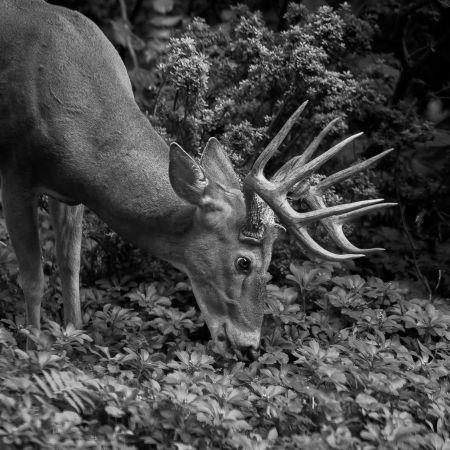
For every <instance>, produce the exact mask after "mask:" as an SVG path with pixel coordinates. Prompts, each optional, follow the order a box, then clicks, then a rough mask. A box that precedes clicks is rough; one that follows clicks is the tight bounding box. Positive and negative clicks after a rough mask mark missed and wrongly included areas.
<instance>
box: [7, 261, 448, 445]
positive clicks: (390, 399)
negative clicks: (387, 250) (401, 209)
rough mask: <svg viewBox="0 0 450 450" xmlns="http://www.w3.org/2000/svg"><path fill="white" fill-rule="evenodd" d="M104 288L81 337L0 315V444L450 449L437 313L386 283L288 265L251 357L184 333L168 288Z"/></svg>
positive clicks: (194, 325)
mask: <svg viewBox="0 0 450 450" xmlns="http://www.w3.org/2000/svg"><path fill="white" fill-rule="evenodd" d="M112 285H113V283H112V282H109V284H108V283H106V282H104V283H103V284H102V285H101V286H100V285H99V286H97V288H96V291H97V293H98V295H99V296H100V297H102V301H104V302H107V303H106V304H104V303H102V304H100V303H99V304H97V305H96V307H95V311H93V308H94V307H93V304H92V303H88V304H87V305H85V317H88V320H87V323H86V331H81V330H74V329H73V328H72V327H70V326H69V327H67V328H62V327H60V326H59V325H57V324H56V323H55V322H52V321H49V320H47V322H46V326H45V332H44V333H43V335H41V336H40V337H38V336H33V335H32V337H33V340H34V342H35V343H36V350H33V351H23V350H21V349H20V348H19V347H18V345H17V340H18V339H19V340H21V339H22V338H21V335H24V334H25V335H29V332H28V331H27V330H26V329H21V328H19V329H17V328H15V329H14V327H13V326H12V322H11V321H9V320H5V319H4V320H2V322H3V323H2V324H0V404H1V408H0V416H1V420H0V442H1V443H2V448H5V449H14V448H17V449H18V448H21V449H22V448H61V449H65V448H67V449H69V448H98V447H99V446H101V447H102V448H105V449H108V448H111V449H112V448H118V447H120V448H130V449H131V448H155V449H169V448H174V449H175V448H178V449H180V448H182V449H189V448H196V449H203V448H204V449H206V448H224V449H268V448H271V449H280V450H281V449H295V448H298V449H299V448H302V449H304V448H311V449H317V448H324V449H329V448H334V449H338V448H342V449H350V448H364V449H375V448H380V449H381V448H383V449H401V448H404V449H413V448H417V449H423V448H440V449H444V448H447V446H448V445H450V437H449V435H448V430H449V427H450V423H449V417H450V396H449V393H448V389H447V387H446V386H447V384H446V382H445V380H446V379H447V378H448V375H449V371H450V352H449V349H450V315H449V314H448V313H445V312H444V311H443V310H441V308H440V305H439V303H434V304H433V303H431V302H429V301H428V300H424V299H420V298H415V299H407V298H406V296H405V293H404V290H403V289H401V287H400V286H399V285H398V284H397V283H395V282H391V283H385V282H383V281H381V280H380V279H378V278H375V277H369V278H367V279H365V278H362V277H360V276H359V275H349V274H348V273H347V272H346V271H345V269H344V268H343V267H341V266H340V265H339V264H322V265H314V264H312V263H304V264H302V265H291V268H290V274H289V275H288V276H287V278H286V279H285V284H283V285H281V286H276V285H270V286H269V296H268V299H267V304H266V316H265V324H264V329H263V338H262V351H261V354H260V356H259V358H258V359H257V360H256V361H254V362H249V361H245V359H243V358H242V356H240V358H239V359H238V358H237V356H236V355H235V354H232V353H226V354H219V353H216V351H215V349H214V348H212V347H211V346H210V345H206V343H205V342H204V341H201V340H199V339H198V338H196V337H193V336H194V335H195V333H196V331H197V330H199V328H200V327H202V325H203V321H202V319H201V318H200V316H199V313H198V312H197V311H195V310H194V309H193V308H192V307H190V306H189V305H186V304H184V305H179V304H178V303H177V297H176V294H177V291H176V289H175V290H174V289H173V286H168V285H167V284H165V283H164V282H160V281H153V282H148V283H140V284H136V283H135V284H133V283H128V284H125V285H124V286H123V289H122V291H121V292H120V294H119V295H115V293H114V292H115V291H114V290H112V289H111V287H112ZM182 288H183V289H185V288H186V286H182ZM3 303H4V301H3V300H2V301H1V302H0V304H3ZM47 314H50V311H48V310H47Z"/></svg>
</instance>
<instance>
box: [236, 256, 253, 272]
mask: <svg viewBox="0 0 450 450" xmlns="http://www.w3.org/2000/svg"><path fill="white" fill-rule="evenodd" d="M234 264H235V266H236V269H237V270H238V271H239V272H242V273H249V272H250V269H251V267H252V262H251V261H250V259H249V258H246V257H245V256H239V258H237V259H236V261H235V263H234Z"/></svg>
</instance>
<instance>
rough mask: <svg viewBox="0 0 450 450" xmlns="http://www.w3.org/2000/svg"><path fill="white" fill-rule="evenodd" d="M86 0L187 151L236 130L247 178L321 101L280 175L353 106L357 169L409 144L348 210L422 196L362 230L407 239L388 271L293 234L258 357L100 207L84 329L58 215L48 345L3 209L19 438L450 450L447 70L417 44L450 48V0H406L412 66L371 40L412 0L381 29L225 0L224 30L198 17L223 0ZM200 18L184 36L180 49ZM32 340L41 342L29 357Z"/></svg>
mask: <svg viewBox="0 0 450 450" xmlns="http://www.w3.org/2000/svg"><path fill="white" fill-rule="evenodd" d="M66 3H67V2H66ZM69 3H70V2H69ZM79 3H80V4H82V5H83V12H85V13H87V14H88V15H89V16H90V17H92V18H93V19H95V20H97V21H98V22H99V23H106V22H108V23H109V25H110V27H109V31H108V30H106V29H105V30H106V31H107V32H108V33H109V34H108V35H109V37H110V38H111V39H112V40H113V41H114V42H115V43H116V44H117V45H118V46H119V47H121V51H122V56H123V57H124V59H125V60H126V62H127V64H128V65H129V67H130V76H131V79H132V82H133V85H134V88H135V93H136V98H137V100H138V102H139V104H140V106H141V107H142V108H143V110H145V111H146V112H147V113H148V115H149V116H150V119H151V121H152V123H153V124H154V125H156V126H157V128H158V130H159V131H160V132H161V133H162V134H163V135H164V136H165V137H166V138H167V139H168V140H170V139H176V140H177V141H178V142H180V143H182V144H183V145H184V146H185V148H186V149H187V150H188V151H190V152H191V153H192V154H194V155H198V154H199V153H200V151H201V148H202V146H203V145H204V143H205V142H206V140H207V139H208V137H209V136H211V135H215V136H216V137H219V138H220V140H221V141H222V142H223V143H224V144H226V147H227V149H228V151H229V152H230V156H231V157H232V159H233V161H234V163H235V164H236V166H237V167H238V169H242V171H243V172H245V170H246V168H247V167H248V165H249V164H250V163H251V161H252V159H253V158H254V157H255V154H256V153H258V152H259V151H260V149H261V147H262V145H264V144H265V143H266V142H267V141H268V140H269V139H270V138H271V137H272V136H273V134H274V132H276V131H277V130H278V129H279V127H280V126H281V124H282V123H283V121H284V120H285V119H286V117H287V116H289V114H290V113H291V112H292V110H293V109H295V107H296V106H298V104H299V103H301V102H302V101H303V100H305V99H309V100H310V101H311V106H310V108H309V110H308V112H307V113H306V115H305V117H304V118H302V120H300V121H299V123H298V126H297V127H295V128H294V130H293V133H291V136H290V137H289V138H288V140H287V142H286V143H285V146H284V148H283V149H282V152H280V154H279V155H277V157H276V158H275V159H276V161H275V166H274V167H276V164H277V163H278V164H280V163H281V162H283V161H284V160H286V158H288V157H289V156H291V155H292V154H294V153H298V149H299V148H301V147H302V146H303V145H304V144H305V143H307V142H308V140H309V139H310V138H311V137H312V135H313V134H314V133H315V132H317V130H318V129H319V128H320V127H321V126H323V124H324V123H326V121H327V120H329V119H330V118H333V117H336V116H340V117H341V118H342V119H341V121H340V122H338V124H337V126H336V128H335V130H334V134H333V135H332V136H331V137H330V143H331V142H332V141H334V140H335V139H337V137H338V135H342V134H346V133H350V132H352V131H359V129H362V130H364V131H367V138H365V140H362V142H361V144H360V145H357V146H355V147H353V148H352V149H351V153H352V155H348V154H347V155H344V156H343V157H342V158H341V159H340V160H338V161H337V162H336V163H335V164H336V165H337V166H339V168H340V167H344V166H346V165H348V163H349V160H351V159H355V158H358V157H359V156H364V157H367V156H372V155H373V154H374V153H375V152H376V151H379V150H381V149H385V148H387V147H390V146H394V147H395V148H396V150H397V151H396V155H395V157H393V158H392V159H391V160H390V161H389V162H388V163H387V164H385V165H384V166H383V165H382V166H381V167H380V168H379V169H377V171H376V172H374V171H369V172H367V173H366V174H362V175H360V176H358V177H357V178H356V179H355V180H353V181H351V182H348V183H344V184H343V185H342V186H340V187H337V189H336V190H332V191H330V192H328V193H327V200H328V201H329V203H330V204H333V203H337V202H340V201H342V200H343V199H345V200H360V199H362V198H370V197H374V196H375V195H377V193H379V192H381V193H383V194H384V195H386V196H387V197H388V198H389V199H393V200H397V201H399V202H400V206H401V208H400V209H399V211H400V212H401V214H399V213H398V211H397V212H394V213H391V215H385V216H378V217H376V218H375V219H374V221H373V222H372V223H370V222H364V226H360V227H356V228H355V229H354V238H355V239H358V238H359V239H360V240H361V241H364V242H366V241H367V242H369V241H370V242H373V243H375V244H376V245H377V246H383V247H387V248H388V249H389V251H388V252H387V253H386V255H384V256H379V255H373V256H371V257H370V260H371V261H372V265H371V266H368V267H364V266H363V264H362V263H360V261H358V265H355V264H353V263H346V264H344V265H343V264H335V263H333V264H331V263H323V262H320V261H315V262H308V261H305V260H304V259H303V258H302V255H300V254H299V252H298V250H294V249H293V247H292V246H291V244H290V242H289V240H288V238H285V240H284V241H282V242H281V244H280V245H279V246H278V247H277V248H276V251H275V258H274V262H273V265H272V267H271V273H272V274H273V279H272V282H271V283H272V284H269V286H268V291H269V295H268V298H267V302H266V305H265V312H266V315H265V322H264V328H263V337H262V349H261V354H260V356H259V357H258V358H257V359H256V361H248V360H247V359H246V357H245V356H244V355H241V354H239V352H236V353H231V352H230V353H226V354H222V353H219V352H218V351H217V349H216V348H214V347H213V346H212V344H211V342H209V341H208V339H209V334H208V332H207V330H206V328H205V325H204V322H203V320H202V318H201V315H200V314H199V312H198V310H197V309H196V307H195V302H194V299H193V296H192V293H191V290H190V286H189V283H188V281H187V280H186V279H185V277H184V276H183V275H181V274H180V273H178V272H176V271H175V270H174V269H171V268H170V267H168V266H167V265H165V264H162V263H160V262H157V261H154V260H151V259H149V258H147V257H145V256H143V255H142V254H140V253H139V252H138V251H136V250H135V249H133V248H131V247H130V246H129V245H128V244H125V243H124V242H123V241H121V240H120V238H118V236H117V235H115V234H114V233H112V232H110V230H107V229H106V228H105V226H104V225H102V224H101V223H100V222H99V221H98V220H97V219H96V218H95V217H93V216H92V215H91V214H88V215H87V218H86V224H85V230H84V237H85V240H84V243H83V259H82V279H83V289H82V296H83V319H84V323H85V328H84V330H75V329H73V328H72V327H70V326H69V327H67V328H64V327H62V326H61V324H62V314H61V306H62V302H61V293H60V287H59V280H58V277H57V270H56V268H55V264H54V256H53V254H54V248H53V246H54V245H53V240H52V239H53V238H52V233H51V229H50V226H49V222H48V219H47V217H46V215H45V214H41V218H40V221H41V225H42V230H43V231H42V238H43V253H44V270H45V274H46V277H47V281H48V287H47V292H46V301H45V302H44V303H45V304H44V327H43V328H44V333H43V334H42V335H41V336H40V337H38V336H35V335H34V334H33V333H32V331H31V330H27V329H26V328H24V327H23V323H24V311H23V298H22V294H21V291H20V288H19V285H20V281H19V277H18V271H17V265H16V261H15V257H14V254H13V251H12V248H11V246H10V244H9V240H8V238H7V235H6V231H5V229H4V221H3V219H0V240H1V243H0V319H1V320H0V448H1V449H3V448H6V449H26V448H30V449H31V448H48V449H55V448H57V449H72V448H80V449H89V448H92V449H96V448H104V449H109V448H111V449H115V448H121V449H122V448H124V449H126V448H130V449H131V448H137V449H140V448H142V449H143V448H155V449H171V448H173V449H178V450H190V449H206V448H213V449H215V448H220V449H222V448H223V449H244V450H247V449H255V450H256V449H258V450H263V449H269V448H270V449H280V450H281V449H321V448H324V449H329V448H332V449H352V448H354V449H366V450H369V449H414V448H417V449H438V450H448V449H450V437H449V430H450V423H449V422H450V394H449V391H448V379H449V378H448V377H449V370H450V312H449V307H448V300H445V299H443V297H442V296H445V295H447V294H448V288H449V272H448V267H446V261H448V256H447V255H448V246H449V231H448V215H447V213H446V212H445V210H444V207H445V204H446V202H448V200H446V199H447V198H448V195H447V194H448V189H449V183H448V181H445V179H444V178H443V174H444V173H446V171H448V167H449V166H448V161H447V162H446V160H445V159H444V158H442V156H439V155H441V153H439V152H440V151H441V150H442V148H444V147H443V146H444V145H445V143H446V142H447V141H446V139H448V138H447V137H446V136H447V131H446V130H444V129H442V128H441V129H438V128H437V127H435V126H434V125H433V123H432V122H425V121H424V120H423V117H420V116H419V113H420V108H419V107H418V105H417V104H416V99H415V97H414V95H415V94H414V93H412V94H411V89H412V88H411V86H412V85H414V83H416V84H417V80H418V77H419V76H422V78H421V80H422V81H423V80H426V77H425V75H423V74H419V73H418V71H419V69H418V68H417V67H415V69H414V67H413V66H415V65H417V64H415V63H414V61H412V62H411V61H406V60H405V61H403V62H400V61H401V52H402V51H403V52H404V51H406V50H408V55H407V56H408V57H415V58H417V59H418V60H419V59H420V58H419V57H420V55H421V53H420V52H416V51H415V48H414V46H415V45H417V46H419V49H420V45H421V44H420V37H421V36H422V35H421V34H420V33H422V34H424V35H426V36H427V41H428V42H432V41H433V39H434V38H436V39H435V41H439V39H440V38H439V33H440V31H439V30H440V28H439V27H438V26H436V31H435V30H433V27H432V26H431V25H432V24H433V23H434V24H441V22H442V20H441V19H442V18H443V17H444V16H445V15H446V14H448V7H447V6H446V4H445V2H441V1H436V2H430V5H431V4H432V6H430V5H428V4H427V5H425V3H426V2H417V5H418V6H417V5H416V6H415V9H414V8H413V9H411V8H412V7H411V8H410V9H409V10H408V11H409V12H407V11H406V9H402V8H403V6H402V5H403V3H402V2H401V1H391V3H392V4H395V5H400V6H401V7H400V6H399V8H400V9H399V11H400V13H399V14H400V15H401V14H402V13H403V12H404V14H405V17H406V19H408V20H406V19H405V20H406V22H407V23H408V24H409V25H408V26H406V25H405V26H404V29H403V28H401V25H398V24H397V26H398V27H400V31H399V30H397V31H398V32H399V33H400V35H401V36H402V38H403V41H404V44H405V45H406V47H405V48H403V49H397V53H396V52H394V53H393V54H391V53H390V52H389V51H386V49H383V48H381V47H380V45H378V46H377V52H378V53H376V52H375V50H374V49H373V48H372V47H371V44H372V42H373V41H372V37H375V39H378V44H379V42H380V41H379V36H378V38H377V33H378V34H379V33H380V29H379V25H380V24H379V23H378V22H377V20H376V19H377V18H379V17H380V16H381V15H383V14H385V15H386V9H389V8H391V10H390V14H392V10H393V9H394V8H392V7H389V6H387V3H386V2H377V3H376V4H372V3H373V2H372V3H371V4H372V9H371V10H370V11H369V13H370V14H368V15H367V16H366V17H365V20H363V19H362V18H361V17H356V16H354V15H353V13H352V11H351V9H350V8H349V7H348V6H343V7H338V8H336V9H332V8H330V7H323V8H320V9H317V10H315V11H308V10H307V9H306V8H305V7H304V6H303V5H298V4H291V6H289V7H288V8H287V10H285V11H281V9H282V8H281V9H280V11H281V13H280V14H281V16H280V17H281V19H280V20H278V21H277V20H274V19H273V16H270V15H268V14H267V10H266V11H265V13H264V15H262V14H255V13H254V12H251V11H250V10H249V9H248V8H246V7H242V6H240V7H238V8H230V6H229V4H230V3H234V2H223V5H222V6H221V7H219V6H217V5H216V7H215V8H216V9H215V10H214V11H213V12H214V13H215V14H216V16H214V14H212V12H211V11H212V8H209V9H208V8H206V9H204V11H203V14H202V15H203V17H206V18H208V20H207V21H205V20H202V19H195V20H194V19H191V17H190V15H191V13H192V14H193V13H200V12H202V5H203V6H205V4H206V3H208V2H204V1H200V0H199V1H197V2H180V1H176V0H148V1H144V2H142V1H136V2H135V4H134V5H133V7H131V6H130V5H126V4H125V2H116V1H112V0H111V1H110V0H98V1H95V2H89V3H88V2H79ZM127 3H128V2H127ZM211 3H214V4H216V3H217V2H211ZM247 3H248V4H253V3H258V2H257V1H256V2H247ZM259 3H260V6H267V5H265V4H264V2H259ZM266 3H267V2H266ZM271 3H273V4H278V3H277V2H271ZM329 3H338V2H329ZM358 3H364V2H357V1H355V2H353V4H358ZM366 3H370V2H366ZM188 4H189V7H188V6H187V5H188ZM436 5H437V6H436ZM439 5H440V6H439ZM124 6H125V8H124ZM126 6H128V10H127V8H126ZM353 6H354V5H353ZM413 6H414V5H413ZM186 8H189V11H190V8H194V10H193V12H192V11H190V12H189V11H187V9H186ZM383 8H384V9H383ZM436 8H437V9H436ZM441 10H442V11H444V12H442V11H441ZM411 11H412V12H411ZM284 13H286V14H285V15H284ZM408 14H409V16H408ZM411 14H415V15H411ZM377 15H378V16H377ZM212 16H214V18H213V19H211V17H212ZM110 17H113V19H114V20H113V21H112V22H109V18H110ZM383 17H385V16H383ZM386 17H388V16H386ZM445 17H446V16H445ZM266 19H267V20H266ZM419 19H420V20H419ZM217 22H221V26H220V27H217V26H216V25H214V26H211V24H216V23H217ZM418 22H420V24H421V28H420V27H417V29H416V28H414V26H415V24H417V23H418ZM208 23H209V24H208ZM149 24H150V25H149ZM180 24H184V25H186V27H184V28H183V30H184V31H183V32H180V33H179V34H178V35H176V36H175V37H174V38H173V39H172V40H171V41H170V42H169V41H168V37H169V36H170V29H171V28H173V27H180V26H181V25H180ZM274 24H275V26H274ZM430 24H431V25H430ZM413 29H415V32H414V33H413V32H412V30H413ZM402 30H403V31H402ZM134 32H136V33H137V34H134ZM402 33H403V34H402ZM433 33H434V34H436V36H434V35H433ZM138 35H139V36H140V37H138ZM429 36H431V37H430V38H429ZM433 36H434V37H433ZM444 37H445V36H444ZM433 42H434V41H433ZM439 42H440V41H439ZM166 44H168V49H167V53H166V54H164V55H163V56H162V57H161V60H160V62H161V64H160V66H159V67H158V68H157V69H156V65H155V64H154V61H155V57H156V55H160V54H161V53H164V49H166ZM436 50H439V48H438V47H436ZM403 56H405V55H403ZM412 63H414V64H412ZM401 64H410V65H411V64H412V66H411V67H409V66H408V67H407V66H406V65H405V67H403V69H402V68H401V67H400V66H401ZM143 67H145V69H143ZM406 69H408V71H407V72H408V73H407V74H406V75H407V76H406V75H405V71H406ZM411 74H413V75H411ZM405 76H406V78H405ZM408 76H409V78H408ZM423 83H425V81H423ZM430 86H431V83H430ZM437 89H438V88H437V87H436V88H435V90H436V92H437ZM439 89H440V88H439ZM447 89H448V88H447ZM442 92H443V93H444V94H445V92H446V91H445V89H444V90H443V91H442ZM442 92H441V93H442ZM422 100H423V99H422ZM441 112H442V111H441ZM435 123H436V121H435ZM433 138H434V141H432V139H433ZM439 158H441V161H442V164H441V165H440V166H439V167H438V168H431V167H432V165H433V164H431V163H430V161H431V162H433V161H435V160H437V159H439ZM335 168H336V167H335ZM326 171H327V169H325V172H326ZM417 174H419V175H420V177H419V176H417ZM321 176H322V175H315V177H316V178H312V179H311V182H312V183H314V182H316V181H317V179H318V178H320V177H321ZM317 177H318V178H317ZM430 199H432V201H431V200H430ZM296 206H298V207H299V208H301V207H302V205H296ZM397 222H398V223H400V224H401V226H398V223H397ZM347 232H351V229H349V230H347ZM317 236H318V239H320V238H321V237H323V231H321V230H320V228H319V229H318V230H317ZM325 244H329V243H327V242H326V243H325ZM379 277H381V278H383V280H384V281H383V280H382V279H380V278H379ZM412 278H414V279H416V280H418V281H419V284H417V283H414V282H413V280H412ZM389 280H394V281H389ZM438 294H439V295H441V297H439V295H438ZM27 336H28V337H29V338H30V339H31V340H33V341H34V342H35V345H36V350H33V351H25V350H24V348H25V347H24V343H25V339H26V337H27Z"/></svg>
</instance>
